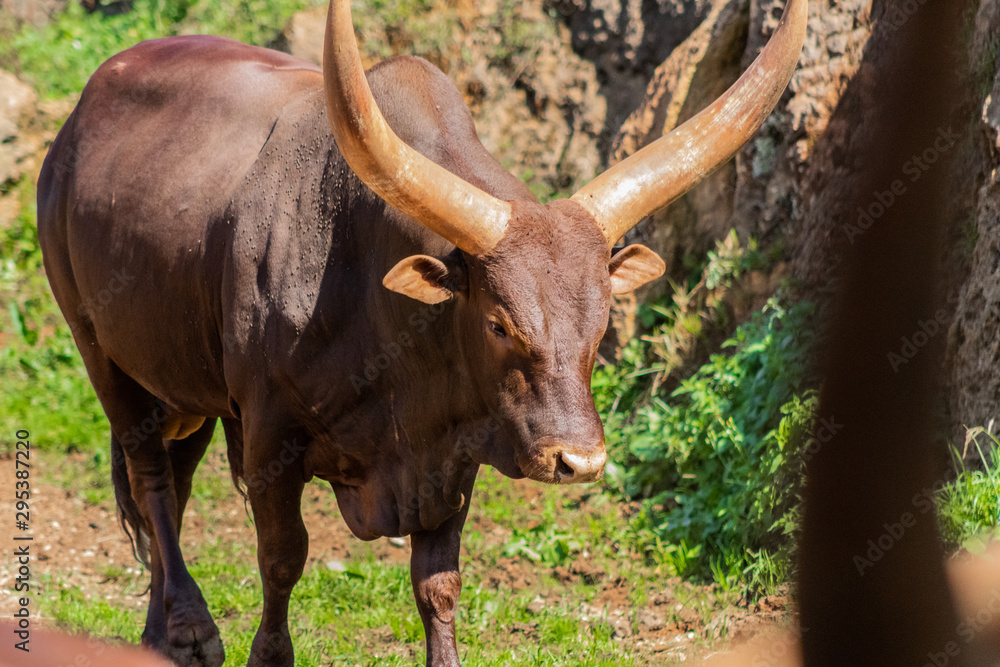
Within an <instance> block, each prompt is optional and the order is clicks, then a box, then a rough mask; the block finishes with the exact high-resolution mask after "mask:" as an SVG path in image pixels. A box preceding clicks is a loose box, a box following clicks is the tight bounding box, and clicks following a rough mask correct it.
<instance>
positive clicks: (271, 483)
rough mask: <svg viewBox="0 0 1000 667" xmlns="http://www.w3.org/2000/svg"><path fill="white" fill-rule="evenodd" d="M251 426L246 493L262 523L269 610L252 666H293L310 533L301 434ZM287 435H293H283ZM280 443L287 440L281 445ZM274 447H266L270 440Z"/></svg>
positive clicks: (260, 547) (260, 546)
mask: <svg viewBox="0 0 1000 667" xmlns="http://www.w3.org/2000/svg"><path fill="white" fill-rule="evenodd" d="M255 431H256V429H248V432H247V433H246V449H245V454H244V457H243V459H244V463H245V468H244V474H245V475H246V481H247V495H248V496H249V498H250V507H251V509H252V510H253V518H254V523H255V524H256V525H257V563H258V565H259V566H260V578H261V583H262V584H263V588H264V611H263V614H262V615H261V621H260V627H259V628H258V629H257V634H256V635H255V636H254V640H253V645H252V646H251V648H250V659H249V660H248V661H247V665H248V667H292V666H293V665H294V662H295V659H294V654H293V651H292V639H291V636H290V635H289V632H288V601H289V598H290V597H291V594H292V589H293V588H294V587H295V584H296V583H297V582H298V580H299V578H300V577H301V576H302V571H303V569H304V568H305V564H306V557H307V555H308V553H309V536H308V534H307V533H306V528H305V524H303V522H302V510H301V503H302V489H303V487H304V486H305V477H304V475H303V472H302V470H303V461H302V452H304V449H305V448H304V446H302V444H301V443H303V442H304V437H303V435H302V434H296V435H295V436H292V435H288V434H287V433H282V432H281V431H280V430H272V431H270V432H268V431H263V433H266V435H261V434H260V433H261V432H255ZM282 435H288V437H287V438H282ZM277 443H282V444H281V445H280V446H279V445H277ZM268 444H269V445H271V446H265V445H268Z"/></svg>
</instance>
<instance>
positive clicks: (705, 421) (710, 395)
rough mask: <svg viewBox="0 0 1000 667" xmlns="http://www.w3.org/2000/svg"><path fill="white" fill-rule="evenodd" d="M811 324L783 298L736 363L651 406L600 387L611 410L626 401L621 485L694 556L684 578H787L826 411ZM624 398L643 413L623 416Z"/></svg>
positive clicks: (612, 380) (615, 418)
mask: <svg viewBox="0 0 1000 667" xmlns="http://www.w3.org/2000/svg"><path fill="white" fill-rule="evenodd" d="M811 313H812V307H811V305H809V304H807V303H801V304H798V305H795V306H792V307H790V308H785V307H783V306H781V305H780V304H779V303H778V301H777V300H775V299H772V300H771V301H770V302H769V303H768V305H767V306H766V307H765V308H764V310H763V311H762V312H761V313H759V314H757V315H756V316H755V317H754V318H753V319H752V320H751V321H749V322H747V323H745V324H743V325H742V326H740V327H738V328H737V330H736V332H735V334H734V335H733V337H732V338H730V339H729V340H727V341H725V342H724V343H723V345H722V349H723V350H726V351H728V354H725V353H719V354H714V355H712V356H711V357H710V359H709V361H708V363H706V364H705V365H703V366H702V367H701V368H699V369H698V370H697V371H695V372H694V373H693V374H692V375H691V376H690V377H688V378H687V379H684V380H682V381H681V382H680V385H679V386H678V387H677V388H676V389H675V390H674V391H672V392H670V393H669V394H668V395H662V392H657V393H654V394H652V395H650V396H648V398H643V397H642V395H641V393H640V394H637V393H636V392H635V391H634V387H631V386H629V385H628V383H627V382H626V381H625V380H623V379H622V378H621V377H620V376H615V375H614V374H605V375H604V376H603V377H602V378H600V380H599V383H600V384H599V385H598V389H599V390H600V393H602V394H605V396H604V398H603V402H604V405H605V406H607V404H608V397H607V395H606V394H607V390H608V389H611V390H612V391H614V392H615V401H614V402H613V403H612V405H611V406H610V409H609V411H610V412H611V413H612V414H611V415H610V416H611V419H610V420H609V426H610V427H611V428H610V429H609V431H608V441H609V448H610V450H611V453H612V456H613V458H614V461H615V466H614V467H613V468H612V470H611V481H612V483H615V484H617V485H618V486H619V488H620V489H621V490H622V491H623V492H624V493H625V494H626V495H627V496H629V497H639V498H644V499H645V507H646V509H647V511H648V513H649V517H650V521H651V522H652V523H653V525H654V527H655V531H656V533H657V534H658V535H660V537H661V538H662V539H663V540H664V542H666V543H668V544H671V545H675V547H676V548H677V549H678V550H679V554H680V555H681V556H682V558H680V559H678V561H677V562H676V566H677V568H678V574H682V575H697V576H700V577H704V578H706V579H715V580H717V581H720V583H721V582H724V581H730V580H734V579H740V580H743V581H745V582H747V583H749V582H756V584H757V585H760V586H763V587H768V586H772V585H774V584H776V583H778V581H779V580H780V579H781V578H782V577H783V576H784V575H785V569H784V566H782V565H781V563H780V558H777V554H779V553H780V552H781V551H782V550H783V549H784V548H785V547H786V545H787V543H788V541H789V540H788V536H789V534H790V533H791V532H793V530H794V525H793V524H794V521H793V515H790V514H789V513H790V512H791V511H792V509H793V508H794V506H795V503H796V498H797V481H798V474H799V470H800V458H799V456H798V453H799V448H800V446H801V444H802V443H803V442H804V440H805V436H806V435H807V434H808V431H809V427H810V423H811V419H812V414H813V411H814V410H815V403H816V398H815V396H814V395H812V394H810V393H804V382H805V379H806V374H807V355H808V351H809V349H810V344H811V336H810V334H809V328H808V323H809V317H810V315H811ZM636 356H641V351H640V350H639V349H638V348H637V347H633V348H632V349H630V350H627V351H626V359H629V358H633V359H634V358H635V357H636ZM636 375H637V373H635V372H633V373H632V377H633V378H634V377H635V376H636ZM623 399H624V400H625V401H626V402H634V405H631V406H628V407H626V408H625V410H624V411H622V410H621V408H622V406H621V403H622V400H623ZM632 410H634V411H635V412H634V415H633V416H628V415H629V413H630V412H631V411H632ZM699 547H700V551H695V549H697V548H699Z"/></svg>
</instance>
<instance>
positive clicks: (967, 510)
mask: <svg viewBox="0 0 1000 667" xmlns="http://www.w3.org/2000/svg"><path fill="white" fill-rule="evenodd" d="M981 439H984V440H986V441H987V446H986V450H985V451H984V450H983V448H982V447H981V445H980V440H981ZM966 442H968V443H970V444H974V445H975V448H976V453H978V454H979V460H980V461H981V462H982V467H981V468H972V469H970V468H968V467H967V466H966V465H965V463H964V461H963V459H962V457H961V456H960V455H959V454H958V452H957V451H956V450H954V449H953V450H952V451H953V452H954V454H955V456H954V458H955V469H956V470H957V476H956V479H955V480H954V481H953V482H950V483H949V484H946V485H945V486H944V487H943V488H942V489H941V491H940V492H939V494H938V522H939V524H940V526H941V534H942V536H943V538H944V541H945V544H946V545H948V546H949V548H952V549H955V548H959V547H965V548H968V549H970V550H972V551H973V552H977V551H980V550H981V549H982V547H983V546H984V545H985V543H986V542H987V541H988V540H989V539H992V538H996V537H1000V440H998V439H997V436H996V435H994V434H992V433H991V432H990V431H988V430H986V429H983V428H975V429H971V430H970V431H969V435H968V437H967V438H966Z"/></svg>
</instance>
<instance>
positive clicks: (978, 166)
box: [947, 0, 1000, 444]
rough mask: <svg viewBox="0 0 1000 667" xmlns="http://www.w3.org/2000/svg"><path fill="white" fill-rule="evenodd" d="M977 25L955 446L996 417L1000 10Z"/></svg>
mask: <svg viewBox="0 0 1000 667" xmlns="http://www.w3.org/2000/svg"><path fill="white" fill-rule="evenodd" d="M974 25H975V32H974V34H973V36H972V39H971V43H970V49H969V52H970V63H971V66H972V67H971V69H972V89H973V90H972V91H971V92H972V94H973V95H974V96H976V99H975V100H974V101H976V102H979V104H978V105H977V106H976V108H975V111H976V112H977V113H975V114H974V115H973V116H972V117H973V119H974V120H973V121H972V124H971V127H969V128H968V130H966V131H965V132H964V133H963V134H965V135H966V136H967V137H968V138H969V142H968V143H967V144H966V145H964V146H962V147H961V148H962V149H963V151H964V153H965V154H964V155H963V156H962V158H963V159H962V161H961V162H960V165H959V172H960V173H958V174H957V175H956V179H955V181H956V183H957V185H958V188H956V189H955V191H956V192H961V193H963V194H964V192H967V191H971V193H972V195H971V197H969V198H971V199H972V204H971V205H970V206H969V207H968V208H967V209H959V210H958V211H956V215H955V216H954V220H953V229H954V233H953V237H954V240H953V243H952V245H953V248H952V253H951V261H950V262H949V264H950V265H951V270H952V272H953V273H958V276H957V279H955V278H953V279H952V281H951V283H952V285H950V288H949V301H950V302H951V303H952V304H953V305H954V309H955V317H954V321H953V323H952V325H951V328H950V330H949V332H948V352H947V360H948V370H949V380H950V382H949V392H948V397H949V408H950V414H951V417H952V424H953V432H954V434H955V440H956V443H957V444H961V440H960V435H961V432H962V427H963V426H969V427H972V426H990V425H993V422H994V421H995V420H997V418H998V416H1000V69H998V61H997V52H998V49H1000V5H998V4H997V3H996V2H995V1H994V0H982V2H981V4H980V8H979V11H978V13H977V16H976V20H975V24H974ZM977 88H978V90H977ZM979 96H982V99H979ZM970 115H971V114H970ZM977 149H979V152H977ZM977 158H980V159H979V160H977ZM965 199H967V197H965V196H963V197H962V200H963V201H964V200H965ZM996 432H997V430H996V428H995V427H994V428H993V433H994V434H995V433H996Z"/></svg>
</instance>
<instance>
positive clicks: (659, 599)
mask: <svg viewBox="0 0 1000 667" xmlns="http://www.w3.org/2000/svg"><path fill="white" fill-rule="evenodd" d="M79 459H82V455H71V456H69V457H67V458H66V459H65V464H64V465H65V467H64V468H63V469H62V470H59V471H58V472H57V474H58V475H59V476H61V477H62V476H65V477H69V476H71V475H73V471H74V469H76V468H77V467H78V466H80V465H81V460H79ZM203 465H205V466H207V467H209V468H217V469H218V470H217V471H213V472H217V473H218V474H219V475H222V476H225V477H226V478H227V479H228V472H227V471H225V470H223V467H224V463H223V461H222V454H221V453H210V454H209V457H208V459H207V460H206V462H205V463H204V464H203ZM49 472H51V471H49ZM490 474H492V473H490ZM38 476H39V475H38V472H37V471H33V477H38ZM46 476H49V477H50V476H51V475H46ZM13 479H14V460H13V458H12V457H11V456H9V455H7V456H2V455H0V480H4V483H3V484H2V488H3V489H4V493H3V494H2V496H0V517H2V520H3V522H4V527H3V529H0V542H2V544H3V547H2V552H3V553H9V552H10V551H11V547H10V545H11V544H13V533H15V532H18V531H16V530H14V529H13V526H12V521H13V516H14V501H13V493H10V492H8V491H7V489H9V488H10V486H9V485H8V481H9V480H13ZM515 488H516V494H517V497H516V498H514V499H513V500H514V502H517V503H526V504H529V505H530V504H532V503H533V502H534V500H535V496H537V495H538V487H537V485H536V484H534V483H532V482H526V481H521V482H517V483H515ZM566 493H567V494H568V495H569V496H570V498H569V502H568V504H570V505H571V504H573V501H574V500H576V499H579V498H581V497H582V496H584V495H585V494H586V493H588V491H587V490H586V489H581V488H568V489H566ZM474 507H475V503H474ZM303 514H304V520H305V523H306V527H307V528H308V530H309V534H310V550H309V551H310V555H309V564H308V565H307V568H308V567H309V566H310V565H313V564H315V563H317V562H327V563H329V562H330V561H344V560H347V559H349V558H350V557H351V554H352V552H354V553H355V554H358V553H361V552H362V550H363V551H364V552H365V553H368V552H371V553H373V554H374V555H375V556H376V557H377V558H378V559H379V560H381V561H385V562H391V563H405V562H406V561H407V560H408V559H409V544H408V540H407V539H405V538H394V539H382V540H377V541H375V542H371V543H365V542H362V541H360V540H358V539H357V538H355V537H354V536H353V535H351V533H350V532H349V531H348V529H347V527H346V525H345V524H344V522H343V521H342V520H341V518H340V516H339V512H338V511H337V508H336V504H335V502H334V500H333V495H332V492H331V491H330V490H328V489H325V488H323V487H321V486H319V485H316V484H310V485H308V486H307V487H306V493H305V497H304V499H303ZM467 526H468V529H472V530H478V531H479V532H480V533H481V534H482V535H483V536H484V537H485V541H486V543H487V544H488V545H490V544H493V545H496V544H500V545H503V544H506V543H507V542H508V541H509V539H510V537H511V535H510V531H509V529H507V528H505V527H503V526H500V525H498V524H496V523H495V522H493V521H491V520H490V519H489V518H488V517H486V516H484V515H483V514H482V513H477V512H476V511H475V509H474V510H473V512H472V514H471V515H470V518H469V523H468V524H467ZM31 528H32V529H31V531H30V534H31V535H32V536H33V537H34V541H32V542H31V543H30V545H31V553H32V554H33V556H34V560H33V562H32V564H31V567H32V577H33V579H34V580H35V583H36V585H38V584H39V583H41V582H43V581H44V579H45V576H46V575H51V577H52V578H53V579H54V580H57V581H59V585H60V586H63V587H72V588H75V589H78V590H79V591H80V592H82V593H83V595H84V597H85V599H87V600H92V599H101V598H104V599H106V600H108V601H112V602H113V603H114V604H115V605H116V606H122V607H127V606H132V605H134V606H135V607H136V608H145V606H146V604H147V600H148V596H147V595H146V592H145V588H146V586H147V584H148V581H149V577H148V573H146V572H145V571H144V570H143V566H142V565H141V564H139V563H138V562H137V561H136V560H135V559H134V558H133V556H132V550H131V546H130V543H129V540H128V538H127V537H126V536H125V534H124V532H123V531H122V529H121V528H120V526H119V524H118V521H117V517H116V516H115V514H114V507H113V501H111V500H109V501H107V502H106V503H102V504H101V505H94V504H92V503H90V502H88V501H87V500H85V499H84V498H82V497H81V496H79V495H77V494H76V493H75V492H74V491H71V490H67V489H65V488H61V487H60V486H54V485H52V484H46V483H40V484H39V483H35V482H33V483H32V498H31ZM216 539H223V540H225V541H227V542H232V543H236V544H240V543H242V544H246V545H248V546H249V545H250V544H252V543H253V540H254V539H255V535H254V529H253V525H252V523H251V521H250V520H249V517H248V512H247V511H246V510H245V508H244V506H243V503H242V499H241V498H239V497H238V496H237V495H236V494H235V491H234V492H233V497H232V499H231V502H229V501H225V500H223V501H221V502H216V503H197V504H196V503H192V504H190V505H189V506H188V509H187V510H186V512H185V516H184V528H183V536H182V548H183V549H184V550H185V551H186V552H187V553H188V554H194V555H193V556H192V555H189V556H188V558H189V559H191V558H197V548H196V547H197V544H198V543H200V542H203V541H205V540H216ZM463 552H464V553H463V561H462V562H463V571H464V572H466V573H471V572H475V573H477V574H478V575H479V576H481V577H482V579H483V580H484V581H487V582H489V583H490V584H491V585H492V586H496V587H509V588H510V589H512V590H515V591H521V590H524V589H533V588H538V589H539V590H540V591H544V590H545V588H546V587H545V586H543V585H542V581H543V579H544V578H546V577H547V575H550V574H551V575H554V576H555V578H556V579H558V580H559V581H561V582H565V583H566V584H567V585H570V584H571V583H572V582H576V581H580V580H581V579H582V580H583V581H586V582H588V583H591V584H595V585H598V586H599V594H598V595H597V596H596V597H595V598H594V600H593V601H592V602H591V603H589V604H585V605H583V607H582V608H581V609H580V610H579V614H580V616H581V620H587V619H589V618H606V619H607V620H608V621H609V622H610V623H611V624H612V625H613V626H614V628H615V632H614V637H615V639H616V640H618V641H620V642H623V643H624V644H626V645H631V646H630V648H631V649H632V650H633V651H635V652H636V653H638V654H639V655H640V656H642V657H643V658H645V659H646V661H647V663H648V664H669V663H677V662H684V661H686V660H687V659H688V658H690V657H692V656H693V655H697V654H702V655H704V654H706V653H711V652H712V651H714V650H715V649H716V648H721V647H724V646H726V645H728V644H729V642H731V641H734V640H736V641H738V640H741V639H746V638H749V637H752V636H754V635H755V634H757V633H758V632H760V631H761V630H762V629H763V628H766V627H768V626H770V624H772V623H782V622H784V621H786V620H787V619H788V617H789V613H790V612H789V602H788V599H787V596H786V595H775V596H770V597H767V598H764V599H762V600H759V601H757V602H755V603H753V604H746V603H743V602H741V603H737V604H736V605H730V606H727V607H722V608H718V609H713V610H711V613H710V614H706V613H705V609H704V608H697V609H696V608H694V605H686V604H684V603H683V602H681V599H684V600H689V601H690V600H692V599H707V598H708V597H710V596H708V595H702V596H699V595H698V594H699V593H700V592H706V593H707V592H708V590H707V589H710V588H711V587H699V586H696V585H693V584H690V583H688V582H683V581H681V580H680V579H677V578H665V579H663V580H662V581H661V582H658V585H657V586H656V587H655V590H654V592H653V594H651V595H648V596H645V601H644V602H643V603H642V604H636V603H635V602H634V601H633V599H634V597H635V596H634V595H633V591H634V589H635V585H634V584H635V583H636V582H634V581H628V580H627V578H626V577H624V576H622V575H621V574H620V573H616V572H614V571H610V570H607V569H599V568H597V567H595V566H594V565H592V564H591V563H589V562H588V561H587V560H585V559H584V558H577V559H576V560H574V561H571V562H570V563H569V564H567V565H564V566H560V567H556V568H549V567H548V566H546V565H544V564H540V563H538V564H536V563H533V562H531V561H529V560H526V559H522V558H516V557H515V558H510V557H504V558H501V559H499V560H498V561H497V562H496V563H495V564H494V563H490V564H487V563H484V562H481V561H479V560H477V559H476V555H475V554H471V553H469V552H468V550H467V549H465V548H464V547H463ZM122 568H125V571H124V576H122V574H121V570H122ZM15 569H16V564H15V563H14V562H13V559H11V558H3V559H0V616H8V614H11V613H13V611H14V610H15V608H16V604H17V601H16V598H15V594H14V578H15V576H16V574H15ZM632 571H633V572H634V571H635V570H632ZM112 573H113V574H112ZM699 589H705V590H704V591H701V590H699ZM678 593H683V595H678ZM546 595H548V596H550V597H554V596H557V595H558V593H557V592H551V591H549V592H547V593H544V594H543V593H542V592H540V594H539V595H538V597H537V598H536V599H535V601H534V602H533V604H537V605H539V606H543V605H546V604H547V603H549V602H553V603H554V602H556V600H548V599H546ZM678 598H681V599H678ZM706 616H707V617H708V619H709V620H706ZM668 619H670V620H668ZM37 621H38V622H39V623H40V624H43V625H44V624H45V623H46V619H45V618H44V617H37ZM636 621H637V622H636ZM522 625H523V627H521V626H520V625H519V626H518V627H513V628H510V629H509V631H510V632H511V635H512V639H514V640H517V639H521V640H524V641H532V639H533V636H534V634H535V633H534V628H532V627H531V624H522Z"/></svg>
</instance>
